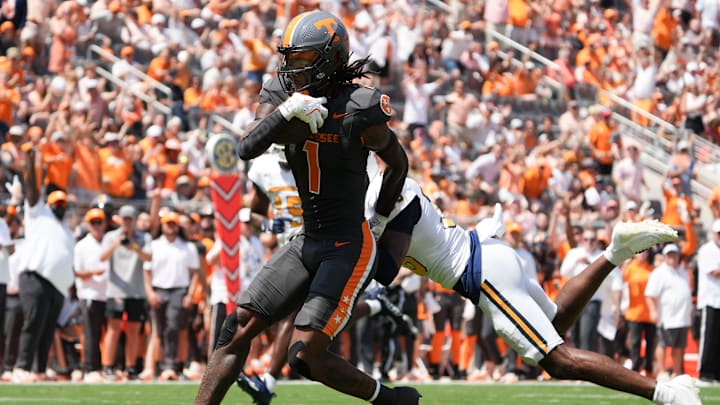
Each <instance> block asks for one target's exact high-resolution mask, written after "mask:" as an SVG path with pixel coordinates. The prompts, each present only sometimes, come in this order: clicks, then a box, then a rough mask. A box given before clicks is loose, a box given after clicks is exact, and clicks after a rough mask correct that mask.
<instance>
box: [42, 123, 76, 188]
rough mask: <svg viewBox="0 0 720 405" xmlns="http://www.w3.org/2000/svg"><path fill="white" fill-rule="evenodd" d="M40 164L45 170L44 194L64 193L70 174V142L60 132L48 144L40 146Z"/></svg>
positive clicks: (55, 133)
mask: <svg viewBox="0 0 720 405" xmlns="http://www.w3.org/2000/svg"><path fill="white" fill-rule="evenodd" d="M40 152H41V153H42V164H43V168H44V170H45V186H46V189H45V192H46V193H48V194H49V193H51V192H53V191H56V190H62V191H65V190H67V189H68V185H69V183H70V174H71V173H72V165H73V158H72V142H70V140H69V139H68V136H67V135H66V134H65V132H63V131H62V130H57V131H54V132H53V133H52V135H51V136H50V142H48V143H44V144H41V145H40Z"/></svg>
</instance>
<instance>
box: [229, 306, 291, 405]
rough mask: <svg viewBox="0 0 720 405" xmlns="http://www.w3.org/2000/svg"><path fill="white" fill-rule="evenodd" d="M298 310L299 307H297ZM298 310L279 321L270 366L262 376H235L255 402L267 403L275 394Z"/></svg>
mask: <svg viewBox="0 0 720 405" xmlns="http://www.w3.org/2000/svg"><path fill="white" fill-rule="evenodd" d="M298 310H299V308H298ZM297 312H298V311H294V312H293V313H292V314H291V315H290V316H288V317H287V318H285V319H283V320H282V321H280V323H279V325H278V330H277V336H276V337H275V342H274V343H273V349H272V357H271V359H270V367H269V368H268V370H267V372H265V373H264V374H263V375H262V376H258V375H256V374H253V375H246V374H245V373H240V374H239V375H238V378H237V383H238V386H239V387H240V388H241V389H242V390H243V391H245V392H246V393H248V395H250V396H251V397H252V398H253V401H255V403H256V404H269V403H270V401H272V398H273V397H274V396H275V384H276V383H277V380H278V379H279V378H280V376H281V375H282V369H283V367H285V364H287V352H288V346H289V344H290V338H291V337H292V334H293V329H294V326H293V323H294V322H295V316H297Z"/></svg>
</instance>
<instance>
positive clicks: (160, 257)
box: [145, 211, 200, 380]
mask: <svg viewBox="0 0 720 405" xmlns="http://www.w3.org/2000/svg"><path fill="white" fill-rule="evenodd" d="M160 222H161V223H162V235H161V236H160V237H159V238H157V239H155V240H154V241H152V244H151V246H152V249H151V250H152V260H151V261H150V262H149V263H146V265H145V292H146V294H147V298H148V303H149V304H150V307H151V311H152V321H153V322H152V323H153V333H154V334H155V335H156V336H159V337H160V338H161V339H162V354H163V355H162V364H161V368H162V370H163V371H162V373H161V374H160V380H176V379H177V371H176V370H175V368H176V367H175V366H176V364H175V358H176V357H177V352H178V336H179V333H180V331H181V330H183V329H185V328H186V327H187V309H188V308H190V305H191V304H192V295H191V294H192V291H194V289H195V286H196V285H197V283H198V275H199V269H200V258H199V256H198V251H197V247H196V246H195V244H194V243H192V242H189V241H188V240H187V239H186V238H185V237H184V235H182V233H181V230H180V227H179V223H180V215H178V213H176V212H172V211H169V212H166V213H165V214H164V215H163V216H162V218H161V220H160Z"/></svg>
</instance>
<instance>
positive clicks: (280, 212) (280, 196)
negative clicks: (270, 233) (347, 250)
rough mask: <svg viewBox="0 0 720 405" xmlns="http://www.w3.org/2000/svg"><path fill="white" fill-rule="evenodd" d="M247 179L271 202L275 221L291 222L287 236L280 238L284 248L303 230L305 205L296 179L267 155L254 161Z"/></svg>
mask: <svg viewBox="0 0 720 405" xmlns="http://www.w3.org/2000/svg"><path fill="white" fill-rule="evenodd" d="M248 178H249V179H250V181H252V182H253V183H254V184H256V185H257V186H258V187H259V188H260V190H262V192H263V193H264V194H265V195H266V196H267V197H268V199H269V200H270V206H271V209H272V217H273V218H290V221H289V223H288V224H287V225H286V227H285V232H284V233H282V234H280V235H278V242H279V243H280V245H283V244H284V243H285V242H287V241H288V240H290V238H291V237H292V236H294V235H296V234H298V233H299V232H300V231H301V230H302V225H303V218H302V205H301V202H300V194H299V193H298V189H297V186H296V185H295V179H294V178H293V175H292V172H291V171H290V168H289V167H283V166H282V165H281V164H280V158H279V157H278V155H277V154H275V153H265V154H263V155H261V156H258V157H257V158H256V159H254V160H253V161H252V165H251V166H250V170H249V171H248Z"/></svg>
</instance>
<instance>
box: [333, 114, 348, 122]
mask: <svg viewBox="0 0 720 405" xmlns="http://www.w3.org/2000/svg"><path fill="white" fill-rule="evenodd" d="M346 115H348V113H332V119H334V120H338V119H340V118H343V117H344V116H346Z"/></svg>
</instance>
